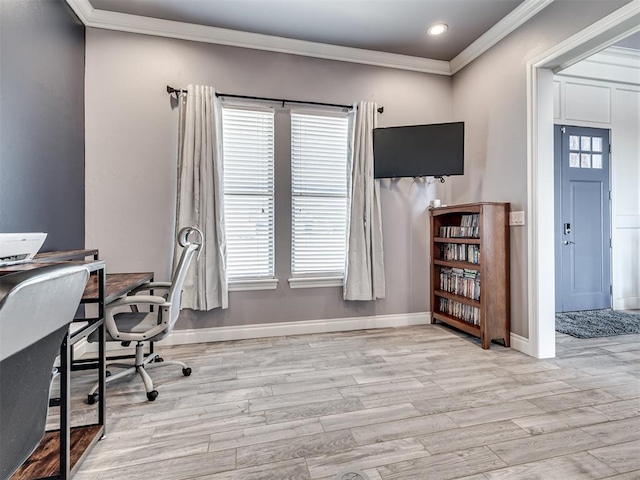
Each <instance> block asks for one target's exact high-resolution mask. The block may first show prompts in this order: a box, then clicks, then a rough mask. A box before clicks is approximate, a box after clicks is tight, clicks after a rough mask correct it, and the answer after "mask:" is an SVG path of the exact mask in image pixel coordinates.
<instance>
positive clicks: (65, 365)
mask: <svg viewBox="0 0 640 480" xmlns="http://www.w3.org/2000/svg"><path fill="white" fill-rule="evenodd" d="M69 357H70V347H69V332H67V333H66V334H65V336H64V340H63V341H62V346H61V347H60V478H61V479H62V480H67V479H68V478H70V468H71V466H70V463H71V456H70V447H71V427H70V425H71V418H70V415H71V387H70V381H69V380H70V378H71V364H70V362H69Z"/></svg>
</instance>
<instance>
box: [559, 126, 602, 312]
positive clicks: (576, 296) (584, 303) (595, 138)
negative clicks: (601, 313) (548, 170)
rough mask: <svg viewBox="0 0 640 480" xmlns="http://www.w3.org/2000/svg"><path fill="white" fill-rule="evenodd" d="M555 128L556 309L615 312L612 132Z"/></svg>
mask: <svg viewBox="0 0 640 480" xmlns="http://www.w3.org/2000/svg"><path fill="white" fill-rule="evenodd" d="M555 128H556V131H555V139H556V149H555V151H556V155H555V157H556V159H555V161H556V168H555V172H556V179H555V194H556V195H555V197H556V199H555V202H556V233H555V238H556V311H558V312H569V311H575V310H595V309H602V308H610V307H611V246H610V245H611V244H610V238H611V219H610V206H609V130H603V129H599V128H586V127H567V126H556V127H555Z"/></svg>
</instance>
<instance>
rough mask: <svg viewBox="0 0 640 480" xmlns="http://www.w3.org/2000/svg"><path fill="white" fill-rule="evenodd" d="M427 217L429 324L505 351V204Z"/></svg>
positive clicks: (507, 333)
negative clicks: (501, 346)
mask: <svg viewBox="0 0 640 480" xmlns="http://www.w3.org/2000/svg"><path fill="white" fill-rule="evenodd" d="M429 213H430V217H431V311H432V317H431V323H436V322H442V323H445V324H447V325H449V326H452V327H454V328H457V329H458V330H462V331H463V332H466V333H468V334H470V335H473V336H475V337H478V338H479V339H480V342H481V345H482V348H484V349H487V348H489V346H490V344H491V342H492V341H494V340H501V341H502V343H503V344H504V345H505V346H507V347H508V346H509V338H510V335H511V333H510V317H509V315H510V300H509V204H508V203H494V202H483V203H470V204H466V205H452V206H447V207H437V208H431V209H430V210H429ZM459 227H463V228H459ZM448 235H454V236H448ZM474 255H475V256H476V257H477V256H479V258H472V257H474Z"/></svg>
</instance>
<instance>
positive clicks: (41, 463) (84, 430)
mask: <svg viewBox="0 0 640 480" xmlns="http://www.w3.org/2000/svg"><path fill="white" fill-rule="evenodd" d="M86 257H93V260H90V261H84V260H82V259H84V258H86ZM97 257H98V250H69V251H64V252H48V253H43V254H38V255H36V257H35V258H34V261H32V262H29V263H23V264H18V265H10V266H6V267H0V275H4V274H7V273H13V272H17V271H22V270H29V269H33V268H38V267H39V266H44V265H51V264H59V263H64V264H68V263H73V264H81V265H85V266H86V267H87V268H88V269H89V271H90V272H91V277H90V278H89V281H88V282H87V286H86V288H85V292H84V295H83V298H82V301H81V303H84V304H97V305H98V315H97V316H96V317H94V318H81V319H75V320H74V322H87V325H86V326H83V327H82V328H80V329H78V330H76V331H74V332H73V333H69V334H67V335H66V336H65V339H64V341H63V343H62V346H61V347H60V429H59V430H55V431H49V432H46V433H45V436H44V438H43V439H42V441H41V442H40V445H39V446H38V448H36V450H35V451H34V452H33V454H31V456H30V457H29V458H28V459H27V460H26V461H25V463H24V464H23V465H22V467H20V468H19V469H18V470H17V471H16V472H15V473H14V475H13V476H12V477H11V480H34V479H47V478H57V479H62V480H67V479H70V478H71V475H72V474H73V473H75V471H76V470H77V468H78V467H79V465H80V463H81V462H82V460H83V459H84V457H85V456H86V455H87V454H88V453H89V451H90V450H91V448H92V447H93V445H95V443H96V442H97V441H98V440H99V439H100V438H102V436H103V435H104V434H105V433H106V430H105V428H106V425H105V419H106V388H105V372H106V335H105V326H104V308H105V306H106V305H108V304H109V303H111V302H112V301H113V300H115V299H116V298H119V297H121V296H123V295H126V294H128V293H129V292H131V291H132V290H133V289H135V288H136V287H139V286H140V285H142V284H144V283H146V282H147V281H150V280H152V279H153V273H149V272H147V273H125V274H106V273H105V262H104V261H100V260H97ZM96 330H97V331H98V332H99V334H98V335H99V343H98V357H97V358H96V359H94V360H93V362H94V366H95V363H96V362H97V367H98V375H99V389H98V395H99V399H100V403H99V406H98V423H97V424H93V425H83V426H80V427H74V428H71V427H70V410H71V406H70V396H71V389H70V376H71V364H72V363H73V362H72V355H71V351H72V350H71V347H72V346H73V345H74V344H75V343H77V342H79V341H80V340H82V339H84V338H86V337H87V336H89V335H90V334H91V333H93V332H95V331H96Z"/></svg>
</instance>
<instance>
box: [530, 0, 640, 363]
mask: <svg viewBox="0 0 640 480" xmlns="http://www.w3.org/2000/svg"><path fill="white" fill-rule="evenodd" d="M638 31H640V6H639V5H638V3H637V2H631V3H630V4H627V5H625V6H624V7H622V8H620V9H618V10H617V11H615V12H613V13H612V14H610V15H608V16H607V17H605V18H603V19H602V20H600V21H599V22H596V23H595V24H593V25H591V26H590V27H588V28H586V29H585V30H583V31H581V32H579V33H577V34H576V35H574V36H572V37H571V38H569V39H567V40H566V41H564V42H561V43H560V44H558V45H556V47H554V48H552V49H551V50H549V51H547V52H545V53H544V54H542V55H541V56H539V57H538V58H536V59H533V60H532V61H530V62H529V63H528V65H527V92H528V93H527V115H528V127H527V128H528V134H527V138H528V154H527V165H528V172H527V185H528V188H527V196H528V205H529V211H528V223H529V225H531V228H530V229H529V230H528V245H529V247H528V250H529V257H528V280H529V282H528V285H529V292H528V313H529V315H528V316H529V353H530V354H531V355H533V356H535V357H538V358H549V357H554V356H555V310H556V305H555V281H554V280H555V250H556V246H555V219H554V216H555V215H554V209H555V206H554V161H553V159H554V138H553V136H554V130H553V125H554V115H553V109H554V85H553V75H554V73H557V72H559V71H561V70H563V69H565V68H567V67H569V66H571V65H573V64H575V63H578V62H580V61H581V60H583V59H585V58H588V57H589V56H591V55H593V54H594V53H596V52H598V51H600V50H602V49H604V48H607V47H609V46H611V45H613V44H614V43H616V42H617V41H619V40H621V39H623V38H625V37H627V36H630V35H632V34H634V33H636V32H638Z"/></svg>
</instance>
